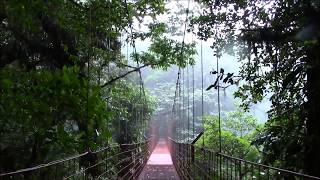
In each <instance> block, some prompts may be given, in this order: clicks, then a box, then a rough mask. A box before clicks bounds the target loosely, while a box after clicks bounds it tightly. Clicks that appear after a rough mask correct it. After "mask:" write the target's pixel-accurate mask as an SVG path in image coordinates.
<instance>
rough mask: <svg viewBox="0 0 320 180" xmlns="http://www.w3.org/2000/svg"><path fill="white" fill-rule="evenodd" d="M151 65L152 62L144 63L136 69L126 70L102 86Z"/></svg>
mask: <svg viewBox="0 0 320 180" xmlns="http://www.w3.org/2000/svg"><path fill="white" fill-rule="evenodd" d="M150 65H151V64H145V65H143V66H140V67H137V68H135V69H133V70H131V71H128V72H126V73H124V74H122V75H120V76H117V77H115V78H112V79H110V80H109V81H108V82H106V83H104V84H103V85H101V86H100V87H102V88H104V87H106V86H108V85H111V84H112V83H114V82H115V81H117V80H119V79H122V78H124V77H126V76H127V75H129V74H131V73H133V72H136V71H139V70H140V69H142V68H145V67H147V66H150Z"/></svg>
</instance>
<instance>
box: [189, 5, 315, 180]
mask: <svg viewBox="0 0 320 180" xmlns="http://www.w3.org/2000/svg"><path fill="white" fill-rule="evenodd" d="M200 2H201V3H202V5H204V9H203V11H202V12H201V14H200V16H198V17H196V18H194V19H193V25H194V27H198V28H195V30H194V31H195V33H196V34H197V35H198V36H199V37H200V38H202V39H205V40H206V39H208V38H214V43H213V48H214V50H215V53H216V55H218V56H219V54H221V51H222V49H225V50H226V51H227V52H231V53H236V54H237V55H238V57H239V59H240V60H241V62H242V67H241V71H240V76H241V77H242V79H243V80H244V81H246V83H245V84H244V85H242V86H241V87H240V88H239V91H238V92H237V93H236V94H235V95H236V96H237V97H240V98H242V100H243V101H244V105H243V106H244V107H247V106H248V105H249V104H250V103H255V102H257V101H260V100H261V99H262V98H263V97H264V96H265V95H266V94H268V93H271V94H272V96H271V101H272V109H271V111H270V112H269V117H270V120H269V122H268V123H267V125H268V128H267V130H266V133H267V134H268V135H265V136H262V138H261V139H260V140H261V141H260V143H261V144H263V145H264V147H265V150H266V151H267V155H266V156H265V157H266V160H267V161H266V162H268V163H275V162H276V161H277V160H280V161H283V162H284V163H281V164H280V165H282V166H283V167H286V168H290V169H294V170H300V169H301V168H302V169H304V172H305V173H308V174H312V175H316V176H320V172H319V168H320V165H319V163H318V162H320V156H319V153H318V152H319V150H320V128H319V127H320V126H319V125H320V124H319V123H320V121H319V118H320V117H319V113H318V112H317V111H319V109H320V107H319V102H320V95H319V90H320V89H319V88H320V81H319V79H318V77H319V75H320V74H319V73H320V63H319V62H320V59H319V58H320V54H319V52H320V51H319V48H320V41H319V37H320V36H319V32H320V29H319V27H320V24H319V22H320V4H319V1H316V0H308V1H306V0H296V1H294V0H289V1H287V0H263V1H262V0H254V1H247V0H239V1H234V0H231V1H229V0H204V1H200ZM236 46H237V48H235V47H236ZM278 126H280V127H281V128H277V127H278ZM287 140H289V141H287ZM277 145H279V147H281V148H277ZM269 147H274V148H269ZM280 149H281V150H280ZM271 156H273V157H271ZM297 159H300V160H302V159H303V160H304V161H303V162H304V163H302V164H301V161H297Z"/></svg>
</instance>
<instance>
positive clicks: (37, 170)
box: [0, 53, 320, 180]
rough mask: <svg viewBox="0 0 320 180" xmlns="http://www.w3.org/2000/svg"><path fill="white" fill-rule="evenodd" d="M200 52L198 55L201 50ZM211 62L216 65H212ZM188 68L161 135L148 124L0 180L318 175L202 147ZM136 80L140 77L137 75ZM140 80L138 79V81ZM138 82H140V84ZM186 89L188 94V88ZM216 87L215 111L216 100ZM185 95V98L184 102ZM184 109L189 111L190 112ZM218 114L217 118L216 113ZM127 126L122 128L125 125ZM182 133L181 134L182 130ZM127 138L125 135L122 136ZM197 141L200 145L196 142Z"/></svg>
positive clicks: (180, 75)
mask: <svg viewBox="0 0 320 180" xmlns="http://www.w3.org/2000/svg"><path fill="white" fill-rule="evenodd" d="M201 54H202V53H201ZM218 65H219V64H218V61H217V68H218ZM201 73H202V76H201V77H202V78H201V86H202V88H201V94H202V98H201V99H202V103H201V106H202V107H201V109H202V114H201V115H202V116H201V117H203V116H204V114H203V113H204V112H203V108H204V107H203V106H204V99H203V96H204V87H203V61H202V60H201ZM189 76H190V75H189V67H187V68H186V70H185V69H182V68H179V70H178V73H177V81H176V90H175V96H174V100H173V106H172V112H171V117H170V119H169V120H168V122H169V123H168V125H167V127H166V129H167V132H166V133H164V134H165V135H161V136H159V133H154V130H152V128H154V126H150V127H149V130H148V131H149V132H153V133H150V134H149V135H148V137H146V138H145V140H142V141H141V142H136V143H128V144H126V143H124V144H116V145H111V144H110V145H108V146H107V147H104V148H99V149H98V150H95V151H91V150H90V149H89V150H88V151H86V152H83V153H81V154H77V155H74V156H69V157H66V158H63V159H59V160H56V161H51V162H48V163H44V164H40V165H37V166H34V167H29V168H25V169H20V170H17V171H13V172H1V173H0V180H9V179H14V180H15V179H59V180H60V179H66V180H67V179H84V180H87V179H123V180H129V179H130V180H131V179H132V180H134V179H138V180H146V179H155V180H161V179H168V180H170V179H172V180H178V179H320V178H318V177H314V176H309V175H306V174H301V173H298V172H293V171H289V170H285V169H279V168H275V167H271V166H267V165H263V164H259V163H256V162H250V161H247V160H245V159H241V158H237V157H232V156H230V155H227V154H224V153H223V152H222V151H221V141H222V139H221V126H220V118H219V134H220V143H219V144H220V151H218V152H217V151H213V150H211V149H208V148H206V145H205V143H204V140H203V139H204V138H203V136H204V121H203V119H202V121H201V122H202V128H200V129H199V128H198V129H197V128H196V127H195V119H194V116H191V114H194V106H195V105H194V71H192V75H191V79H192V83H190V81H189V80H190V78H189ZM140 78H141V76H140ZM140 80H141V79H140ZM140 85H141V86H142V83H141V84H140ZM190 89H192V92H190ZM217 90H218V109H219V114H220V98H219V95H220V93H219V88H217ZM190 97H191V98H190ZM190 99H192V100H191V102H190ZM189 112H193V113H190V114H189ZM219 117H220V116H219ZM126 127H127V126H126ZM182 132H184V133H182ZM125 136H126V137H127V136H130V134H126V135H125ZM201 139H202V143H197V144H201V145H196V142H197V141H201Z"/></svg>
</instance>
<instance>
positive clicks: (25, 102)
mask: <svg viewBox="0 0 320 180" xmlns="http://www.w3.org/2000/svg"><path fill="white" fill-rule="evenodd" d="M78 74H79V68H77V67H73V68H65V67H64V68H63V69H61V70H57V71H55V72H50V71H47V70H38V71H30V72H24V71H21V70H17V69H14V68H10V67H8V68H5V69H2V70H1V71H0V76H1V77H2V78H1V79H2V81H1V82H0V92H1V97H0V98H1V99H0V102H1V104H0V107H1V108H0V117H1V118H0V126H1V129H0V132H1V146H0V152H1V159H2V160H1V162H4V163H5V162H7V161H4V160H5V159H11V158H12V159H15V160H18V159H19V161H14V160H13V161H11V162H12V163H18V162H19V163H18V165H17V164H1V166H2V167H8V168H9V167H10V166H12V167H10V168H12V169H17V168H23V167H26V166H30V165H32V164H35V163H40V162H43V161H48V160H53V159H56V158H58V157H61V156H63V155H66V154H71V153H75V152H79V151H80V152H81V151H83V150H84V148H85V146H87V145H88V146H91V147H92V148H93V149H94V148H96V147H97V146H98V144H99V145H100V146H101V145H103V144H104V143H105V141H106V140H107V139H108V138H109V137H110V135H109V132H108V130H107V128H106V127H107V126H106V123H107V121H108V120H109V119H111V117H112V116H111V114H108V113H106V108H105V103H104V102H103V101H102V100H101V98H100V96H99V94H98V93H97V92H99V88H97V87H92V88H91V89H90V91H91V92H90V93H89V102H87V93H88V91H87V90H88V89H87V84H88V82H87V81H86V80H85V79H81V78H79V77H78ZM87 103H89V107H88V108H89V109H90V111H89V114H87V110H86V107H87ZM88 115H89V116H88ZM96 132H99V134H101V135H100V136H99V137H98V138H97V139H94V137H96V136H97V135H96ZM88 137H91V138H88ZM12 142H15V143H14V144H13V143H12ZM34 153H36V154H34ZM22 162H23V163H24V164H23V163H22ZM7 165H8V166H7Z"/></svg>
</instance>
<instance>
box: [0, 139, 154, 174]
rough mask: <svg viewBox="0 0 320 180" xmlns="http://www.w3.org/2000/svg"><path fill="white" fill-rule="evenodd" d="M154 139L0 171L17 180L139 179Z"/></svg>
mask: <svg viewBox="0 0 320 180" xmlns="http://www.w3.org/2000/svg"><path fill="white" fill-rule="evenodd" d="M154 146H155V139H154V138H150V139H148V140H147V141H144V142H139V143H133V144H121V145H116V146H112V147H107V148H103V149H100V150H98V151H95V152H90V151H88V152H85V153H82V154H79V155H75V156H71V157H68V158H65V159H61V160H57V161H53V162H49V163H47V164H41V165H38V166H35V167H32V168H26V169H21V170H18V171H15V172H9V173H2V174H0V180H9V179H10V180H11V179H12V180H16V179H59V180H60V179H77V180H78V179H85V180H87V179H126V180H127V179H136V178H137V177H138V176H139V174H140V173H141V171H142V169H143V167H144V165H145V164H146V162H147V160H148V158H149V156H150V154H151V152H152V150H153V148H154Z"/></svg>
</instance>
